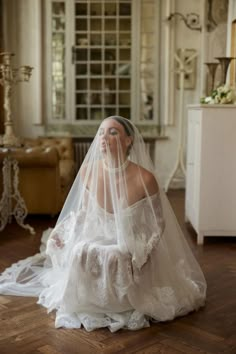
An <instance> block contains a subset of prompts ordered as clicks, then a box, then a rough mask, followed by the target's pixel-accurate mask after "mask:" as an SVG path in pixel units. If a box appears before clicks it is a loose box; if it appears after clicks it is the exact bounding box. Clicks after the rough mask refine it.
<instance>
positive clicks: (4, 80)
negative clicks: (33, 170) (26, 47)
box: [0, 52, 33, 146]
mask: <svg viewBox="0 0 236 354" xmlns="http://www.w3.org/2000/svg"><path fill="white" fill-rule="evenodd" d="M13 56H14V54H13V53H9V52H3V53H0V59H2V63H0V84H1V85H2V86H3V89H4V109H5V119H4V135H3V137H2V142H1V145H3V146H19V145H20V141H19V138H17V137H16V136H15V134H14V129H13V121H12V118H11V104H10V99H11V92H12V86H13V85H16V84H17V83H18V82H24V81H25V82H27V81H29V79H30V76H31V73H32V70H33V68H32V67H31V66H27V65H25V66H20V67H19V68H12V65H11V64H12V63H11V60H12V57H13Z"/></svg>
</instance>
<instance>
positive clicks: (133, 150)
mask: <svg viewBox="0 0 236 354" xmlns="http://www.w3.org/2000/svg"><path fill="white" fill-rule="evenodd" d="M44 237H46V235H45V236H44ZM9 279H11V281H9ZM1 292H2V293H7V294H14V295H31V296H32V295H36V296H38V297H39V300H38V303H40V304H41V305H43V306H45V307H46V308H47V309H48V310H49V311H52V310H56V327H70V328H71V327H72V328H75V327H80V326H81V325H83V326H84V327H85V328H86V329H87V330H92V329H95V328H99V327H105V326H108V327H109V328H110V330H111V331H116V330H118V329H119V328H129V329H138V328H142V327H146V326H148V325H149V320H150V319H152V320H156V321H165V320H170V319H173V318H174V317H176V316H180V315H184V314H186V313H188V312H190V311H192V310H194V309H198V308H199V307H200V306H202V305H203V304H204V301H205V293H206V282H205V279H204V276H203V274H202V271H201V269H200V267H199V265H198V263H197V262H196V260H195V258H194V257H193V255H192V253H191V250H190V249H189V247H188V245H187V243H186V241H185V239H184V237H183V234H182V231H181V229H180V227H179V225H178V222H177V220H176V218H175V215H174V213H173V211H172V208H171V207H170V204H169V202H168V200H167V197H166V195H165V193H164V192H163V190H162V188H161V187H160V185H159V183H158V179H157V177H156V173H155V170H154V166H153V163H152V161H151V159H150V157H149V155H148V154H147V151H146V147H145V144H144V141H143V138H142V136H141V135H140V133H139V131H138V129H137V128H136V127H135V126H134V125H133V124H132V123H131V122H130V121H129V120H127V119H125V118H123V117H119V116H112V117H108V118H106V119H104V120H103V121H102V123H101V125H100V127H99V129H98V132H97V134H96V136H95V138H94V140H93V143H92V144H91V147H90V149H89V151H88V153H87V155H86V157H85V159H84V162H83V164H82V166H81V168H80V170H79V172H78V174H77V177H76V179H75V181H74V184H73V186H72V188H71V191H70V193H69V195H68V197H67V200H66V202H65V205H64V207H63V209H62V211H61V214H60V216H59V218H58V221H57V223H56V226H55V227H54V229H53V230H52V231H51V232H50V235H49V239H48V241H47V244H46V250H45V251H43V250H42V251H41V253H40V254H38V255H36V256H34V257H31V258H30V259H27V260H24V261H23V262H21V264H20V265H19V266H18V267H12V268H10V269H8V270H6V272H5V274H4V273H3V275H2V277H1V278H0V293H1Z"/></svg>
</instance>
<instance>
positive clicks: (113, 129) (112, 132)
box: [109, 128, 119, 135]
mask: <svg viewBox="0 0 236 354" xmlns="http://www.w3.org/2000/svg"><path fill="white" fill-rule="evenodd" d="M109 133H110V134H111V135H117V134H118V133H119V132H118V130H117V129H115V128H111V129H109Z"/></svg>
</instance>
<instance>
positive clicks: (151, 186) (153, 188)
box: [131, 162, 159, 195]
mask: <svg viewBox="0 0 236 354" xmlns="http://www.w3.org/2000/svg"><path fill="white" fill-rule="evenodd" d="M131 167H132V169H133V171H134V173H137V175H139V173H140V177H141V183H144V184H145V187H146V188H147V191H148V193H149V194H150V195H152V194H155V193H157V192H158V191H159V187H158V183H157V180H156V178H155V176H154V175H153V174H152V172H150V171H148V170H146V169H145V168H143V167H142V166H139V165H137V164H136V163H134V162H131ZM138 172H139V173H138Z"/></svg>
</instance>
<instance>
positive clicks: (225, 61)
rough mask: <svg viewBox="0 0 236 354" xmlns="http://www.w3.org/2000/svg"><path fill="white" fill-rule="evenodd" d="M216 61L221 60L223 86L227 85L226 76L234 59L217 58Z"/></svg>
mask: <svg viewBox="0 0 236 354" xmlns="http://www.w3.org/2000/svg"><path fill="white" fill-rule="evenodd" d="M215 59H217V60H219V62H220V66H221V85H224V84H225V83H226V76H227V71H228V67H229V64H230V62H231V60H232V59H235V58H234V57H216V58H215Z"/></svg>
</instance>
